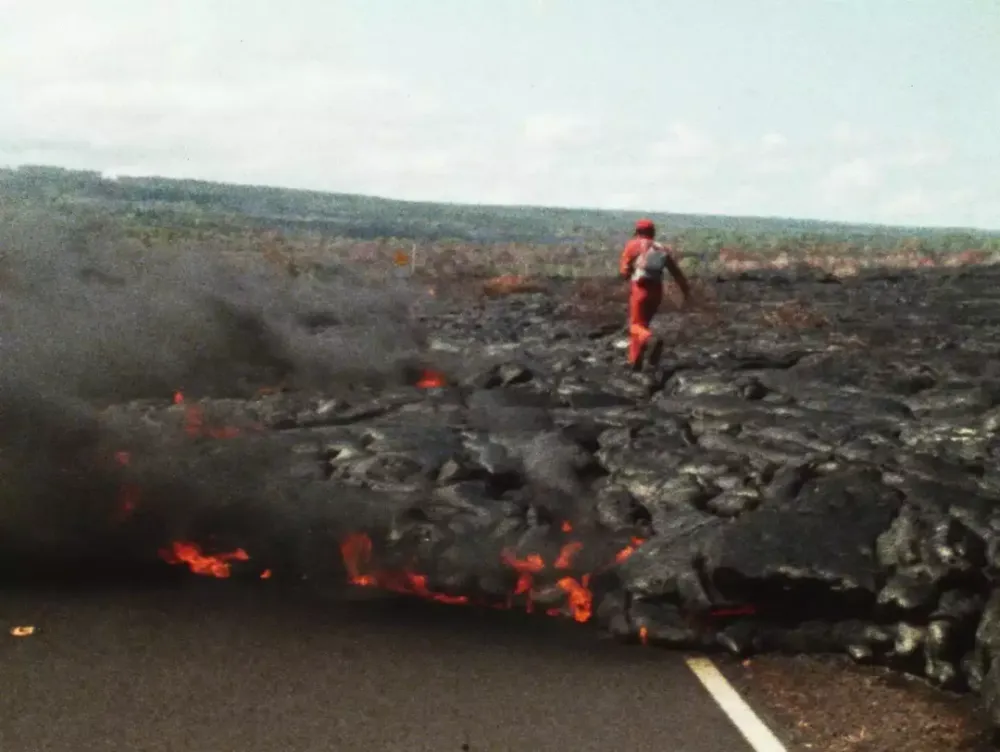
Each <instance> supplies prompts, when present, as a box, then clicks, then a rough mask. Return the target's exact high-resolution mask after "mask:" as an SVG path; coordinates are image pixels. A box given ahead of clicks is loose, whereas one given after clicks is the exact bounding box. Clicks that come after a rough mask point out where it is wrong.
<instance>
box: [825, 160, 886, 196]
mask: <svg viewBox="0 0 1000 752" xmlns="http://www.w3.org/2000/svg"><path fill="white" fill-rule="evenodd" d="M881 179H882V173H881V170H880V169H879V168H878V166H876V164H875V163H874V162H873V161H872V160H870V159H865V158H864V157H856V158H854V159H851V160H849V161H847V162H843V163H842V164H838V165H836V166H834V167H832V168H831V169H830V170H829V171H828V172H827V173H826V175H825V176H824V177H823V180H822V187H823V189H824V191H826V192H827V193H829V194H834V195H841V194H843V193H845V192H848V191H857V190H866V189H870V188H874V187H875V186H877V185H878V184H879V182H880V181H881Z"/></svg>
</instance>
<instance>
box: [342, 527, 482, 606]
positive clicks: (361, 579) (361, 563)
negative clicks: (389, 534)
mask: <svg viewBox="0 0 1000 752" xmlns="http://www.w3.org/2000/svg"><path fill="white" fill-rule="evenodd" d="M340 553H341V556H342V557H343V559H344V566H345V568H346V569H347V576H348V579H349V581H350V582H351V584H352V585H359V586H361V587H375V588H379V589H380V590H390V591H392V592H395V593H404V594H408V595H418V596H420V597H421V598H427V599H428V600H432V601H438V602H439V603H451V604H462V603H468V602H469V599H468V598H466V597H465V596H464V595H444V594H443V593H435V592H433V591H432V590H430V589H429V588H428V587H427V577H426V576H425V575H421V574H412V573H410V572H398V573H397V572H376V573H375V574H364V573H363V572H364V570H366V569H367V565H368V564H369V563H370V562H371V555H372V541H371V538H369V537H368V536H367V535H365V534H364V533H354V534H353V535H349V536H348V537H347V539H346V540H345V541H344V542H343V543H341V545H340Z"/></svg>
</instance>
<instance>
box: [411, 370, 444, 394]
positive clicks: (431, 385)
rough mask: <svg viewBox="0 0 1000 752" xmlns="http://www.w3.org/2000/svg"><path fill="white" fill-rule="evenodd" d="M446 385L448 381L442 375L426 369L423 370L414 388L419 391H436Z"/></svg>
mask: <svg viewBox="0 0 1000 752" xmlns="http://www.w3.org/2000/svg"><path fill="white" fill-rule="evenodd" d="M447 383H448V380H447V379H446V378H445V375H444V374H443V373H440V372H439V371H432V370H431V369H429V368H427V369H424V372H423V373H422V374H421V375H420V378H419V379H418V380H417V383H416V386H417V387H418V388H420V389H437V388H439V387H442V386H445V385H446V384H447Z"/></svg>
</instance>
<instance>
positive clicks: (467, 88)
mask: <svg viewBox="0 0 1000 752" xmlns="http://www.w3.org/2000/svg"><path fill="white" fill-rule="evenodd" d="M0 19H2V21H0V164H6V165H17V164H23V163H41V164H58V165H62V166H66V167H74V168H88V169H97V170H105V171H107V172H109V173H113V174H121V175H125V174H131V175H151V174H158V175H164V176H168V177H192V178H201V179H208V180H222V181H231V182H251V183H258V184H268V185H280V186H288V187H296V188H311V189H318V190H327V191H337V192H348V193H366V194H375V195H380V196H386V197H392V198H404V199H417V200H430V201H438V200H440V201H456V202H462V203H517V204H543V205H556V206H585V207H596V208H616V209H635V210H647V211H664V212H694V213H706V214H743V215H767V216H786V217H808V218H817V219H831V220H842V221H856V222H884V223H890V224H920V225H931V226H938V225H952V226H971V227H985V228H994V229H996V228H1000V3H998V2H997V0H280V1H279V0H123V1H120V2H116V1H115V0H33V1H32V2H28V1H27V0H0Z"/></svg>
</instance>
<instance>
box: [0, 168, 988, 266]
mask: <svg viewBox="0 0 1000 752" xmlns="http://www.w3.org/2000/svg"><path fill="white" fill-rule="evenodd" d="M0 209H2V210H3V212H5V213H8V215H9V213H10V212H14V213H15V214H23V213H24V212H30V211H38V210H43V211H45V212H46V213H49V214H56V215H61V216H64V217H71V218H73V220H74V221H80V220H83V221H86V222H89V223H94V222H97V223H100V224H102V225H103V226H112V227H114V228H115V230H116V233H120V234H122V235H123V236H127V237H130V238H133V239H137V240H138V241H139V242H140V243H141V244H143V245H145V246H147V247H148V246H152V245H161V244H170V243H177V242H185V243H192V242H193V243H202V244H208V245H215V246H219V247H220V249H222V250H225V251H229V252H238V251H240V250H243V251H246V250H251V248H252V247H254V246H257V247H258V249H259V250H265V251H266V252H270V253H272V254H274V253H279V254H284V255H288V256H291V257H294V258H296V259H300V260H302V259H306V263H316V262H318V261H319V260H320V257H327V256H329V254H331V253H335V254H338V255H341V256H344V257H345V258H356V257H357V258H365V259H369V260H372V261H380V260H381V259H382V258H383V257H385V258H390V257H391V255H392V253H393V252H394V250H398V249H400V248H402V249H404V250H406V251H410V250H411V249H415V250H416V251H417V253H418V258H419V259H420V261H419V264H418V265H419V267H420V268H421V269H424V270H425V271H426V272H427V273H428V274H431V273H433V274H447V273H449V272H458V271H460V269H469V268H470V264H471V268H473V269H474V271H475V273H477V274H491V273H518V274H534V273H550V274H552V273H554V274H573V275H580V274H583V275H588V274H605V273H610V272H613V270H614V263H615V261H616V256H617V251H618V248H619V247H620V245H621V243H622V242H623V241H624V240H625V239H626V237H627V236H628V234H629V230H630V225H631V222H632V221H633V220H634V219H635V218H636V217H637V216H638V213H636V212H620V211H599V210H586V209H551V208H539V207H489V206H466V205H456V204H433V203H423V202H407V201H396V200H389V199H382V198H373V197H367V196H357V195H349V194H336V193H320V192H317V191H303V190H290V189H283V188H268V187H256V186H241V185H229V184H223V183H210V182H204V181H197V180H170V179H166V178H158V177H150V178H126V177H123V178H118V179H105V178H102V176H101V175H100V174H99V173H96V172H86V171H74V170H66V169H62V168H58V167H45V166H22V167H20V168H17V169H0ZM650 216H652V218H653V219H655V220H656V221H657V222H658V223H659V224H660V226H661V227H662V228H663V230H664V234H665V235H666V236H667V237H668V238H669V239H670V240H671V241H672V242H674V243H675V245H676V246H677V248H678V249H679V250H680V251H681V253H682V254H683V256H684V257H685V259H686V263H687V264H688V265H689V266H690V265H699V264H701V263H713V264H714V263H716V262H717V260H718V259H719V253H720V251H722V250H723V249H727V252H726V254H723V255H724V256H725V257H727V258H732V257H734V255H735V257H736V258H739V259H741V261H740V263H742V264H743V265H744V266H746V265H747V264H751V265H753V264H752V261H751V260H756V261H759V260H760V259H773V258H778V257H792V258H794V259H796V260H799V259H803V258H806V257H808V258H812V259H817V258H820V257H822V258H824V259H827V260H828V259H830V258H834V257H835V258H838V259H848V258H849V259H854V260H855V261H861V262H862V265H867V264H868V262H869V261H873V260H875V259H877V258H881V257H888V256H892V257H906V258H907V259H911V260H912V259H923V260H924V262H925V263H923V264H921V265H931V264H933V265H937V264H938V263H941V262H942V260H943V259H945V258H946V257H948V256H951V255H954V254H959V253H967V252H970V251H973V252H977V255H976V258H977V259H979V260H983V259H985V258H986V257H987V256H988V257H990V258H991V259H992V257H993V256H994V255H1000V231H994V232H987V231H974V230H962V229H954V230H949V229H927V228H904V227H887V226H874V225H847V224H834V223H826V222H818V221H808V220H793V219H776V218H757V217H727V216H705V215H688V214H664V213H656V212H653V213H651V214H650ZM359 254H360V256H359ZM390 263H391V262H390ZM824 263H825V262H824ZM908 265H913V264H908Z"/></svg>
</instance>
